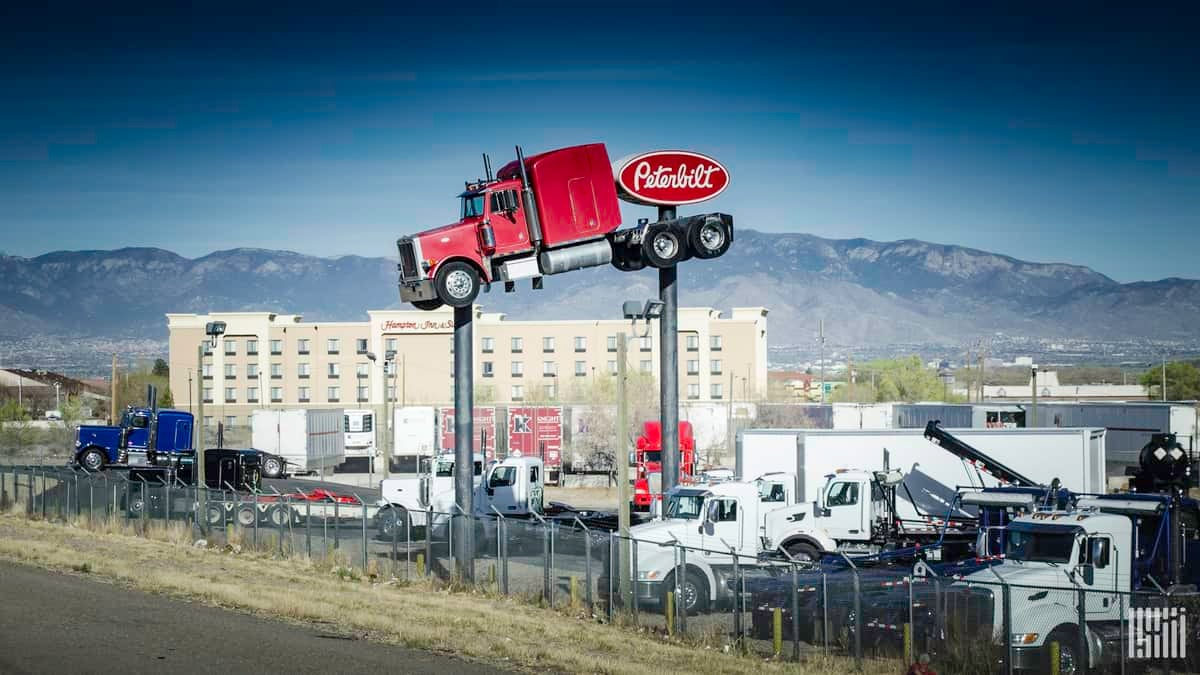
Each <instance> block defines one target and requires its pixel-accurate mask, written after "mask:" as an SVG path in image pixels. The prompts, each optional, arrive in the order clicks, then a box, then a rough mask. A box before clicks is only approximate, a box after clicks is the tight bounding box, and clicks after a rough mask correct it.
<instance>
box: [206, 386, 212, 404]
mask: <svg viewBox="0 0 1200 675" xmlns="http://www.w3.org/2000/svg"><path fill="white" fill-rule="evenodd" d="M212 392H213V388H212V387H205V388H204V402H205V403H212Z"/></svg>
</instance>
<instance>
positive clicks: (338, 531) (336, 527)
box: [325, 499, 342, 550]
mask: <svg viewBox="0 0 1200 675" xmlns="http://www.w3.org/2000/svg"><path fill="white" fill-rule="evenodd" d="M340 511H341V509H340V508H339V504H338V501H337V500H336V499H335V500H333V548H334V549H339V548H341V541H342V514H341V513H340ZM325 549H326V550H329V546H328V545H326V547H325Z"/></svg>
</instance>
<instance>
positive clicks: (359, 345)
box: [354, 338, 367, 354]
mask: <svg viewBox="0 0 1200 675" xmlns="http://www.w3.org/2000/svg"><path fill="white" fill-rule="evenodd" d="M354 351H356V352H358V353H359V354H366V353H367V339H366V338H358V339H356V340H355V341H354Z"/></svg>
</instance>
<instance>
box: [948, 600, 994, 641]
mask: <svg viewBox="0 0 1200 675" xmlns="http://www.w3.org/2000/svg"><path fill="white" fill-rule="evenodd" d="M993 598H994V596H993V594H992V590H991V589H989V588H979V587H972V588H953V589H949V590H948V591H947V593H946V597H945V602H946V626H945V628H946V638H947V639H955V638H956V639H960V640H991V638H992V621H993V618H992V617H993V614H992V612H993V607H992V603H993V602H994V599H993Z"/></svg>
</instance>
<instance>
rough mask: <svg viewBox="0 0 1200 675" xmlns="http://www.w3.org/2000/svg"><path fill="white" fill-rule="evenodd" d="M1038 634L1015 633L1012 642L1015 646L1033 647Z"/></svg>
mask: <svg viewBox="0 0 1200 675" xmlns="http://www.w3.org/2000/svg"><path fill="white" fill-rule="evenodd" d="M1037 639H1038V634H1037V633H1013V634H1012V642H1013V644H1014V645H1031V644H1033V643H1035V642H1037Z"/></svg>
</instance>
